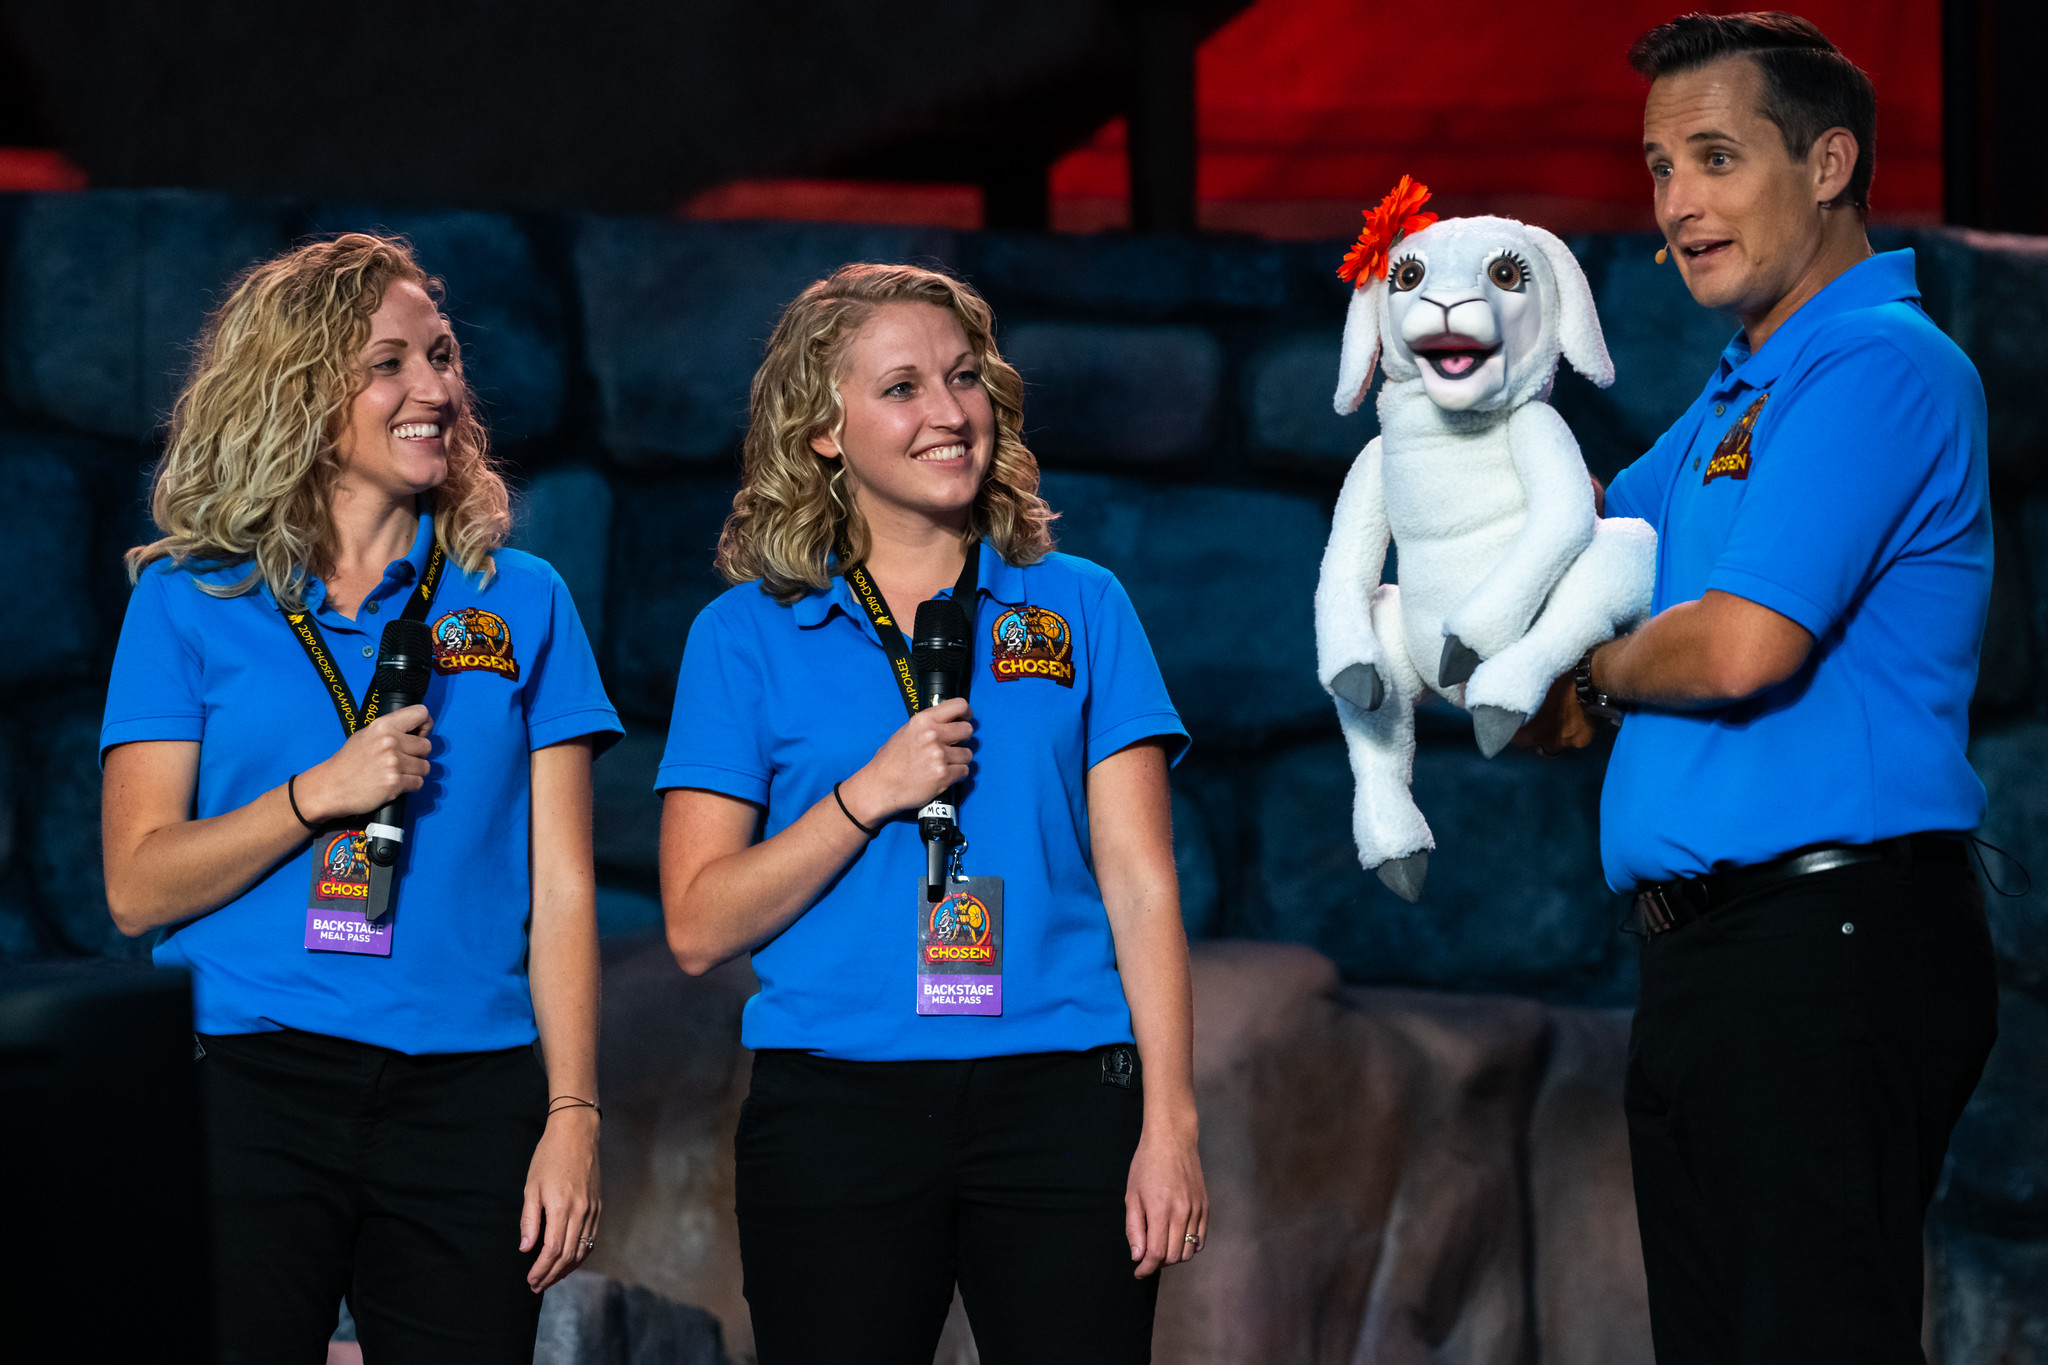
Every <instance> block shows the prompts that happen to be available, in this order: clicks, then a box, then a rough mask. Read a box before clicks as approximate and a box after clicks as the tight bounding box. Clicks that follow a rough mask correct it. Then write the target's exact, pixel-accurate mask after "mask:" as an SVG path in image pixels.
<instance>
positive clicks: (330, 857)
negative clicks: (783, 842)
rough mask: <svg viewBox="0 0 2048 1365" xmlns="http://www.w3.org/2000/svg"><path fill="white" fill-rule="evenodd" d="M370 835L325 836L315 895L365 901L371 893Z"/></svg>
mask: <svg viewBox="0 0 2048 1365" xmlns="http://www.w3.org/2000/svg"><path fill="white" fill-rule="evenodd" d="M369 846H370V836H369V835H367V834H365V833H363V832H362V831H361V830H359V829H344V830H340V831H338V832H336V833H334V834H331V835H329V836H328V837H327V847H326V848H324V849H322V850H321V851H320V871H321V876H320V879H319V884H318V885H317V886H316V887H315V888H314V894H315V895H318V896H322V897H325V898H327V899H330V900H332V899H342V900H366V899H368V897H369V894H370V852H369Z"/></svg>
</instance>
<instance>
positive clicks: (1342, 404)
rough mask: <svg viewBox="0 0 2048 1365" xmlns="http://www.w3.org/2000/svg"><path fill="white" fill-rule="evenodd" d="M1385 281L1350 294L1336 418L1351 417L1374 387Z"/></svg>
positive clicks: (1378, 360) (1345, 319)
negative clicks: (1373, 376) (1373, 379)
mask: <svg viewBox="0 0 2048 1365" xmlns="http://www.w3.org/2000/svg"><path fill="white" fill-rule="evenodd" d="M1386 288H1387V282H1386V281H1385V280H1374V281H1373V282H1372V283H1371V284H1368V285H1367V286H1366V287H1365V288H1363V289H1354V290H1352V291H1351V311H1350V312H1349V313H1347V314H1345V317H1344V351H1343V354H1342V355H1341V356H1340V357H1339V358H1338V361H1337V401H1336V407H1337V415H1338V416H1339V417H1349V416H1350V415H1351V414H1352V413H1354V412H1356V411H1358V405H1359V404H1360V403H1363V402H1364V401H1365V391H1366V390H1367V389H1369V388H1371V387H1372V372H1373V368H1374V367H1375V366H1376V365H1378V364H1379V362H1380V295H1381V294H1383V293H1385V292H1386Z"/></svg>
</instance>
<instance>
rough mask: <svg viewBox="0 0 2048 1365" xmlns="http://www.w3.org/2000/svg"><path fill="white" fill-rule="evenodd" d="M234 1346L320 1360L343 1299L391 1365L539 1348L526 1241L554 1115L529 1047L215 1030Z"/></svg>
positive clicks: (207, 1068) (210, 1070)
mask: <svg viewBox="0 0 2048 1365" xmlns="http://www.w3.org/2000/svg"><path fill="white" fill-rule="evenodd" d="M199 1043H200V1047H201V1048H202V1049H204V1052H205V1055H204V1056H203V1057H201V1058H200V1059H199V1061H198V1063H197V1065H198V1067H199V1076H200V1101H201V1105H202V1109H201V1113H202V1116H203V1122H204V1124H205V1138H206V1160H207V1171H206V1174H207V1182H208V1211H209V1214H210V1217H211V1222H212V1239H213V1273H214V1319H215V1326H214V1336H215V1339H216V1340H217V1341H218V1342H219V1344H220V1359H221V1360H222V1361H224V1362H233V1365H241V1362H249V1363H250V1365H256V1362H262V1365H290V1363H291V1362H300V1361H303V1362H306V1365H320V1362H323V1361H325V1360H326V1358H327V1339H328V1337H329V1336H331V1335H332V1334H333V1332H334V1325H335V1318H336V1316H337V1315H338V1312H339V1308H340V1304H341V1300H342V1298H343V1297H344V1296H346V1297H347V1299H348V1303H349V1311H350V1312H351V1313H353V1314H354V1315H355V1319H356V1332H357V1337H358V1339H359V1340H360V1341H361V1342H362V1344H363V1353H364V1355H365V1357H366V1358H367V1359H369V1360H371V1361H375V1362H377V1365H413V1363H414V1362H419V1365H427V1363H428V1362H436V1363H442V1362H446V1363H451V1365H452V1363H453V1362H478V1365H482V1363H483V1362H491V1363H492V1365H512V1362H515V1361H516V1362H518V1363H519V1365H531V1362H532V1360H533V1343H534V1332H535V1328H536V1326H537V1325H538V1323H539V1321H540V1295H538V1294H535V1293H533V1292H532V1291H531V1290H529V1289H528V1288H527V1287H526V1272H527V1270H528V1269H529V1268H530V1267H531V1265H532V1263H533V1258H534V1255H535V1253H534V1252H527V1253H524V1254H521V1253H520V1252H519V1251H518V1249H517V1248H518V1245H519V1212H520V1205H521V1202H522V1199H523V1197H524V1193H525V1187H526V1172H527V1167H528V1164H529V1163H530V1162H531V1161H532V1159H533V1149H534V1147H535V1145H536V1144H538V1143H539V1141H540V1135H541V1128H542V1126H543V1124H544V1123H545V1122H546V1114H547V1080H546V1077H545V1075H544V1074H543V1072H542V1070H541V1066H540V1063H539V1061H538V1060H537V1059H536V1058H535V1056H534V1053H533V1049H531V1048H523V1047H522V1048H513V1049H510V1050H508V1051H504V1052H462V1053H448V1054H443V1055H439V1056H424V1057H409V1056H407V1055H405V1054H404V1053H401V1052H392V1051H389V1050H388V1049H385V1048H380V1047H371V1046H369V1045H368V1044H365V1043H355V1042H350V1041H347V1040H346V1039H341V1038H329V1037H326V1036H324V1035H321V1034H317V1033H300V1032H295V1031H291V1030H287V1031H284V1032H279V1033H242V1034H228V1035H216V1034H203V1035H201V1036H200V1039H199Z"/></svg>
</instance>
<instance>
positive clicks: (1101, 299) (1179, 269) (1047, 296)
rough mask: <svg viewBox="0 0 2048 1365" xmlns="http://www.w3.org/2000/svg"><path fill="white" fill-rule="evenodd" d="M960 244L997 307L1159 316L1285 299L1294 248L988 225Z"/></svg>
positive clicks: (968, 267)
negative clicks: (1020, 305)
mask: <svg viewBox="0 0 2048 1365" xmlns="http://www.w3.org/2000/svg"><path fill="white" fill-rule="evenodd" d="M961 249H962V252H963V268H964V273H965V274H966V275H967V277H968V278H969V279H970V280H971V281H973V283H974V285H975V287H976V288H978V289H980V290H981V291H982V292H983V293H984V294H986V295H988V297H989V299H990V301H991V302H992V303H993V304H994V305H995V306H996V307H997V308H998V309H1001V308H1004V307H1005V306H1007V305H1010V304H1013V303H1025V304H1030V305H1043V306H1047V307H1050V308H1055V309H1058V310H1060V311H1070V310H1079V309H1086V310H1089V311H1104V312H1111V313H1122V314H1125V315H1128V316H1138V317H1157V316H1165V315H1171V314H1176V313H1183V312H1194V311H1197V310H1209V309H1224V310H1239V309H1244V310H1264V309H1272V308H1278V307H1281V306H1283V305H1284V304H1285V303H1286V302H1287V266H1288V256H1287V252H1286V250H1285V249H1284V248H1280V247H1273V246H1267V245H1255V244H1252V243H1247V242H1242V241H1233V242H1218V241H1202V240H1184V239H1174V238H1165V237H1124V236H1115V237H1112V236H1101V237H1084V236H1077V235H1073V234H1067V233H1030V234H1024V233H1007V232H991V233H984V234H981V235H979V236H976V237H973V238H970V239H967V240H966V241H964V242H963V243H962V246H961ZM1338 255H1339V257H1341V255H1342V250H1341V249H1340V250H1339V253H1338ZM1333 259H1336V258H1333ZM1006 349H1007V343H1006Z"/></svg>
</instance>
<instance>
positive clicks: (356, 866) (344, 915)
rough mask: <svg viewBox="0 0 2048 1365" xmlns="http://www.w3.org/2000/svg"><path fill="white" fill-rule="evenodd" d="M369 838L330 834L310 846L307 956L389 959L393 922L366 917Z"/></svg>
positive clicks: (351, 833) (357, 832)
mask: <svg viewBox="0 0 2048 1365" xmlns="http://www.w3.org/2000/svg"><path fill="white" fill-rule="evenodd" d="M369 845H370V838H369V836H368V835H367V834H365V833H363V831H361V830H359V829H336V830H329V831H328V832H327V833H325V834H323V835H321V836H320V837H319V838H317V839H315V840H314V841H313V885H312V887H311V888H310V889H309V890H308V892H307V893H306V950H307V951H308V952H315V953H364V954H368V955H369V956H371V957H390V956H391V919H392V917H391V916H390V915H386V916H384V917H383V918H382V919H380V920H378V921H377V922H376V923H375V924H372V923H370V921H369V920H368V919H367V918H366V917H365V916H364V914H363V909H364V906H365V905H366V904H367V903H368V902H369V899H370V848H369Z"/></svg>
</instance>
